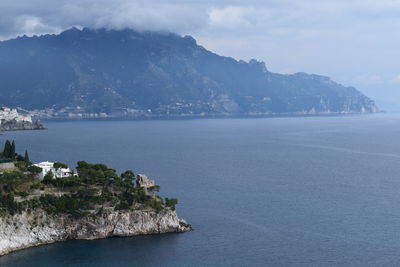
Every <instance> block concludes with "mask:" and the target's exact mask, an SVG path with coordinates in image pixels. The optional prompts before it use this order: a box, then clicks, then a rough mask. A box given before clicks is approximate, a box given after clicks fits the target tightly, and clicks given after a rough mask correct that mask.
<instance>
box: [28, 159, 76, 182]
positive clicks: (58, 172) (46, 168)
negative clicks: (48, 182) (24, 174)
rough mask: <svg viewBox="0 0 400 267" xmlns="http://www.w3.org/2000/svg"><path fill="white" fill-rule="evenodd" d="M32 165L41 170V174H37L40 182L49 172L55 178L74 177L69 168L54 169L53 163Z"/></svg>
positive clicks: (45, 162)
mask: <svg viewBox="0 0 400 267" xmlns="http://www.w3.org/2000/svg"><path fill="white" fill-rule="evenodd" d="M33 165H35V166H37V167H39V168H42V172H41V173H40V174H39V179H40V180H43V178H44V176H45V175H46V174H47V173H48V172H50V171H51V172H52V173H53V175H54V177H55V178H65V177H71V176H73V175H74V172H73V171H71V170H70V168H58V169H56V168H54V162H49V161H44V162H40V163H37V164H33Z"/></svg>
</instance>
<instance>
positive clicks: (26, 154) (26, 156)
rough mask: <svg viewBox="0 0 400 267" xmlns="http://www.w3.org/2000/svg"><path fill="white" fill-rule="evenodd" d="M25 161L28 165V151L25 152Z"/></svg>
mask: <svg viewBox="0 0 400 267" xmlns="http://www.w3.org/2000/svg"><path fill="white" fill-rule="evenodd" d="M24 161H25V162H26V163H29V161H30V160H29V155H28V150H25V155H24Z"/></svg>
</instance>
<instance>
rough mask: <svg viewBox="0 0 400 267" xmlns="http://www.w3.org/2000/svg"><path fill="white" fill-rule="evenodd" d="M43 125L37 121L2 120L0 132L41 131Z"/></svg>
mask: <svg viewBox="0 0 400 267" xmlns="http://www.w3.org/2000/svg"><path fill="white" fill-rule="evenodd" d="M43 129H45V128H44V126H43V124H42V123H41V122H39V121H35V122H28V121H16V120H11V121H7V120H2V121H1V123H0V130H1V131H17V130H43Z"/></svg>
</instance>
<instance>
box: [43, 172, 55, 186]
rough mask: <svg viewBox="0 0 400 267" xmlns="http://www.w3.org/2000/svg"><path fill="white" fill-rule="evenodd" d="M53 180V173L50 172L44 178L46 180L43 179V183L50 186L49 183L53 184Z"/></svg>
mask: <svg viewBox="0 0 400 267" xmlns="http://www.w3.org/2000/svg"><path fill="white" fill-rule="evenodd" d="M53 178H54V175H53V172H52V171H49V172H47V173H46V175H45V176H44V178H43V183H45V184H49V183H51V181H52V180H53Z"/></svg>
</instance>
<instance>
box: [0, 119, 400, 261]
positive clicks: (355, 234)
mask: <svg viewBox="0 0 400 267" xmlns="http://www.w3.org/2000/svg"><path fill="white" fill-rule="evenodd" d="M46 126H47V127H48V130H46V131H25V132H6V133H4V135H2V136H0V143H3V141H4V140H6V139H14V140H15V141H16V143H17V149H18V150H19V151H20V152H21V153H23V151H24V149H25V148H26V149H28V151H29V152H30V156H31V159H32V160H34V161H44V160H53V161H62V162H66V163H68V164H70V165H72V166H74V163H75V162H76V161H78V160H87V161H90V162H104V163H106V164H108V165H109V166H111V167H114V168H116V169H117V170H119V171H123V170H126V169H133V170H135V171H136V172H138V173H145V174H147V175H149V176H150V177H152V178H154V179H156V181H157V183H158V184H159V185H160V186H161V194H162V195H163V196H165V197H177V198H178V199H179V202H180V204H179V205H178V213H179V215H180V217H182V218H184V219H186V220H187V221H188V222H190V223H191V224H193V225H194V227H195V229H196V230H195V231H193V232H189V233H183V234H166V235H152V236H139V237H132V238H111V239H104V240H96V241H68V242H64V243H57V244H51V245H46V246H41V247H37V248H32V249H27V250H23V251H19V252H15V253H11V254H9V255H6V256H3V257H0V266H337V265H341V266H399V265H400V253H399V251H400V116H398V115H384V114H379V115H370V116H349V117H306V118H269V119H226V120H224V119H218V120H183V121H89V122H82V121H79V122H48V123H46Z"/></svg>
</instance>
